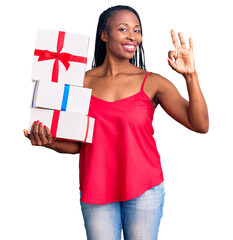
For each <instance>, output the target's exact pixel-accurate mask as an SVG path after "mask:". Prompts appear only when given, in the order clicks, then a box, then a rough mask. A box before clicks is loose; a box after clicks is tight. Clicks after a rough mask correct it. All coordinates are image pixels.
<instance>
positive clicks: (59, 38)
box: [32, 29, 89, 86]
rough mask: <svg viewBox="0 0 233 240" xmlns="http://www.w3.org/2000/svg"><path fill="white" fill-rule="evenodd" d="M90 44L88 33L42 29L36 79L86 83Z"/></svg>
mask: <svg viewBox="0 0 233 240" xmlns="http://www.w3.org/2000/svg"><path fill="white" fill-rule="evenodd" d="M88 44H89V36H87V35H81V34H75V33H69V32H61V31H54V30H47V29H38V31H37V38H36V46H35V52H34V58H33V66H32V80H35V81H38V80H43V81H53V82H60V83H67V84H71V85H78V86H83V80H84V75H85V70H86V61H87V51H88ZM70 54H71V55H72V56H70ZM38 60H39V61H38ZM67 64H68V65H69V66H67ZM55 65H57V66H55ZM67 67H68V69H67Z"/></svg>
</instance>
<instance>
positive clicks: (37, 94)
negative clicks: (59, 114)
mask: <svg viewBox="0 0 233 240" xmlns="http://www.w3.org/2000/svg"><path fill="white" fill-rule="evenodd" d="M91 92H92V89H91V88H84V87H78V86H72V85H68V84H62V83H54V82H46V81H36V83H35V87H34V91H33V96H32V103H31V107H41V108H48V109H55V110H61V111H67V112H80V113H83V114H86V115H88V111H89V106H90V100H91Z"/></svg>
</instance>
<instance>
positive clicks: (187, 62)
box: [168, 29, 196, 76]
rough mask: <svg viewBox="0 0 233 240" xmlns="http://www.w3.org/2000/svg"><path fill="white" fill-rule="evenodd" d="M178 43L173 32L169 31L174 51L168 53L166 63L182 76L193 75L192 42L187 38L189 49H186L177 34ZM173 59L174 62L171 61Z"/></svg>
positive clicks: (180, 36) (179, 34)
mask: <svg viewBox="0 0 233 240" xmlns="http://www.w3.org/2000/svg"><path fill="white" fill-rule="evenodd" d="M178 36H179V39H180V43H179V42H178V40H177V38H176V35H175V31H174V30H173V29H172V30H171V37H172V42H173V44H174V47H175V51H169V53H168V57H169V59H168V63H169V65H170V66H171V68H172V69H173V70H175V71H176V72H178V73H180V74H182V75H183V76H185V75H189V74H192V73H195V72H196V70H195V63H194V55H193V41H192V38H191V37H190V38H189V49H187V47H186V43H185V41H184V38H183V35H182V34H181V33H178ZM173 58H174V60H175V61H173Z"/></svg>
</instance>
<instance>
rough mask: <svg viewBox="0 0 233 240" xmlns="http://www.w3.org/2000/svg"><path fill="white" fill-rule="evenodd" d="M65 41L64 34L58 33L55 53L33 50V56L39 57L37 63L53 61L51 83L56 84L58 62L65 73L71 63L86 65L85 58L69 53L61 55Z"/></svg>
mask: <svg viewBox="0 0 233 240" xmlns="http://www.w3.org/2000/svg"><path fill="white" fill-rule="evenodd" d="M64 39H65V32H61V31H59V33H58V40H57V52H51V51H49V50H40V49H35V51H34V55H35V56H39V58H38V61H45V60H50V59H55V61H54V64H53V73H52V80H51V81H52V82H58V74H59V64H58V61H61V62H62V63H63V65H64V66H65V68H66V71H67V70H68V69H69V67H70V63H69V62H70V61H71V62H80V63H85V64H86V63H87V58H86V57H80V56H75V55H72V54H70V53H64V52H62V53H61V50H62V48H63V44H64Z"/></svg>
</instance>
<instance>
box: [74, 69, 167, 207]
mask: <svg viewBox="0 0 233 240" xmlns="http://www.w3.org/2000/svg"><path fill="white" fill-rule="evenodd" d="M148 74H149V72H148V73H147V74H146V76H145V78H144V80H143V83H142V87H141V91H140V92H138V93H136V94H134V95H132V96H129V97H126V98H123V99H120V100H117V101H114V102H108V101H105V100H102V99H100V98H97V97H95V96H93V95H92V96H91V102H90V107H89V113H88V116H90V117H93V118H95V125H94V132H93V139H92V143H81V149H80V159H79V181H80V187H79V189H80V191H81V193H82V194H81V199H80V201H82V202H84V203H89V204H106V203H111V202H120V201H127V200H130V199H133V198H136V197H139V196H140V195H142V194H143V193H144V192H145V191H147V190H148V189H150V188H152V187H154V186H156V185H158V184H160V183H161V182H163V173H162V169H161V164H160V155H159V153H158V151H157V147H156V143H155V139H154V137H153V134H154V129H153V126H152V121H153V114H154V107H153V105H152V102H151V100H150V98H149V97H148V96H147V95H146V93H145V92H144V91H143V86H144V83H145V80H146V78H147V76H148Z"/></svg>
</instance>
